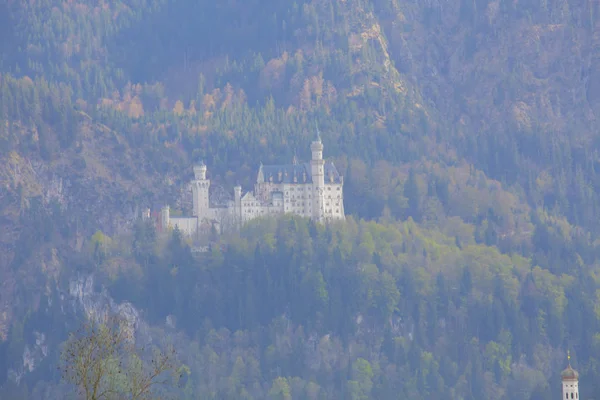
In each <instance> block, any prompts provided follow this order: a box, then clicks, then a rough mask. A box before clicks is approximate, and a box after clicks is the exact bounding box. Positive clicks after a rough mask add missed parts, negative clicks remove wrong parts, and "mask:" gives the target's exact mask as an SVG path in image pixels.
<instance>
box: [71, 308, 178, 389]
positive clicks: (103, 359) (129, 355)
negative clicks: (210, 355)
mask: <svg viewBox="0 0 600 400" xmlns="http://www.w3.org/2000/svg"><path fill="white" fill-rule="evenodd" d="M143 353H144V349H143V348H139V349H138V348H136V347H135V344H134V341H133V333H132V331H131V330H130V329H128V327H127V326H126V322H125V321H124V320H123V319H120V318H118V317H108V318H106V319H105V320H104V321H88V322H85V323H84V324H82V326H81V327H80V328H79V329H78V330H77V331H76V332H75V333H72V334H71V335H70V336H69V339H68V340H67V342H66V343H65V347H64V349H63V351H62V357H61V365H60V369H61V372H62V376H63V379H64V380H66V381H67V382H70V383H72V384H74V385H75V386H76V387H77V390H78V393H79V394H80V395H81V397H83V398H84V399H85V400H113V399H131V400H147V399H153V398H157V396H156V394H155V392H156V389H158V388H159V387H162V388H168V387H169V386H170V385H171V384H173V383H174V379H175V376H176V375H177V370H178V369H177V365H176V354H175V350H174V349H173V348H170V349H169V350H168V351H166V352H165V351H160V350H157V349H154V351H153V357H152V361H151V363H149V364H148V363H145V362H144V361H143V359H144V357H143Z"/></svg>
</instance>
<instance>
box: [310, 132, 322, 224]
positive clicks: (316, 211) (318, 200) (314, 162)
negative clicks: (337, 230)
mask: <svg viewBox="0 0 600 400" xmlns="http://www.w3.org/2000/svg"><path fill="white" fill-rule="evenodd" d="M310 151H311V152H312V159H311V161H310V170H311V174H312V180H313V184H312V186H313V190H312V216H313V219H314V220H315V221H322V220H323V202H324V196H325V194H324V193H323V191H324V189H325V172H324V167H325V161H323V143H322V142H321V135H320V134H319V129H317V137H316V139H315V140H314V141H313V142H312V143H311V145H310Z"/></svg>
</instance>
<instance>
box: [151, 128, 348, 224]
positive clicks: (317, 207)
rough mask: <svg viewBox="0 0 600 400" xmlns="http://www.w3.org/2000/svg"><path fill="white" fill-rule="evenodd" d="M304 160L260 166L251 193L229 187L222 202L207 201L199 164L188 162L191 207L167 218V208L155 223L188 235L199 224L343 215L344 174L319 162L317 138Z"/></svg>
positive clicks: (320, 148)
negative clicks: (227, 197) (230, 194)
mask: <svg viewBox="0 0 600 400" xmlns="http://www.w3.org/2000/svg"><path fill="white" fill-rule="evenodd" d="M310 150H311V153H312V158H311V160H310V162H308V163H298V162H297V161H296V159H295V157H294V162H293V163H292V164H287V165H262V164H261V165H260V168H259V170H258V175H257V178H256V184H255V185H254V192H250V191H249V192H246V193H243V192H242V187H241V186H235V187H234V189H233V194H234V196H233V197H234V200H233V201H230V202H229V203H228V204H227V205H226V206H220V207H219V206H214V205H211V202H210V197H209V189H210V180H209V179H207V178H206V172H207V168H206V165H205V164H204V163H200V164H199V165H196V166H194V180H193V181H192V182H191V185H192V202H193V211H192V216H190V217H172V216H171V215H170V208H169V206H165V207H163V208H162V210H161V212H160V220H159V224H160V226H161V227H162V228H163V229H165V228H175V227H177V228H178V229H179V230H180V231H181V232H182V233H184V234H187V235H193V234H195V233H197V232H199V231H200V230H201V229H203V228H207V227H216V228H217V229H218V230H219V231H221V230H223V229H224V228H226V227H232V226H234V227H239V226H241V225H243V224H244V223H246V222H248V221H249V220H251V219H254V218H257V217H261V216H266V215H278V214H285V213H290V214H295V215H300V216H303V217H308V218H311V219H313V220H314V221H317V222H328V221H331V220H336V219H344V218H345V214H344V191H343V185H344V178H343V176H341V175H340V174H339V173H338V171H337V169H336V167H335V165H334V164H333V162H325V160H323V143H322V142H321V137H320V136H319V135H318V134H317V138H316V139H315V140H314V141H313V142H312V143H311V145H310Z"/></svg>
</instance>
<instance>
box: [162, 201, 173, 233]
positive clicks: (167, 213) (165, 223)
mask: <svg viewBox="0 0 600 400" xmlns="http://www.w3.org/2000/svg"><path fill="white" fill-rule="evenodd" d="M170 220H171V209H170V208H169V206H164V207H163V208H162V209H161V210H160V225H161V228H162V231H163V232H166V231H168V230H169V225H170V224H171V221H170Z"/></svg>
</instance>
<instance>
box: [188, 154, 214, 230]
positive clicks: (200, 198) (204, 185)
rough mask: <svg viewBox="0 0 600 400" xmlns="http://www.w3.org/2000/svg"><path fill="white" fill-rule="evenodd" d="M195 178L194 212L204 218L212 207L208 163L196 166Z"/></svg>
mask: <svg viewBox="0 0 600 400" xmlns="http://www.w3.org/2000/svg"><path fill="white" fill-rule="evenodd" d="M194 178H195V179H194V181H193V182H192V202H193V212H192V214H193V215H194V216H195V217H198V218H200V219H202V218H205V217H207V216H208V209H209V207H210V206H209V189H210V180H208V179H206V165H205V164H204V163H203V162H200V164H198V165H195V166H194Z"/></svg>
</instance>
